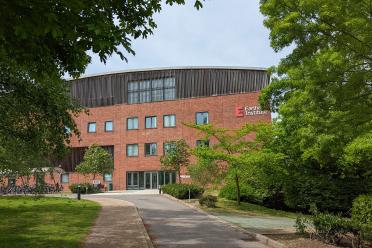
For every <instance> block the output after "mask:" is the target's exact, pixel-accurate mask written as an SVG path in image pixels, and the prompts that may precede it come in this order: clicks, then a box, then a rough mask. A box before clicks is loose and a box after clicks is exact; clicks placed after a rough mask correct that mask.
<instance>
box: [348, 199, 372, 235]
mask: <svg viewBox="0 0 372 248" xmlns="http://www.w3.org/2000/svg"><path fill="white" fill-rule="evenodd" d="M351 217H352V220H353V221H354V222H355V223H356V224H358V225H359V226H360V229H361V236H362V239H365V240H369V241H372V195H361V196H359V197H357V198H356V199H355V200H354V201H353V207H352V209H351Z"/></svg>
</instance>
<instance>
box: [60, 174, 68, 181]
mask: <svg viewBox="0 0 372 248" xmlns="http://www.w3.org/2000/svg"><path fill="white" fill-rule="evenodd" d="M68 182H69V174H68V173H63V174H61V183H68Z"/></svg>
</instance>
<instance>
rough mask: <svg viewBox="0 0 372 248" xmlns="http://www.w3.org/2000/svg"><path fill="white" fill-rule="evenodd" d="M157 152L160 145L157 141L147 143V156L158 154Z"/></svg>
mask: <svg viewBox="0 0 372 248" xmlns="http://www.w3.org/2000/svg"><path fill="white" fill-rule="evenodd" d="M157 154H158V146H157V144H156V143H146V144H145V155H146V156H156V155H157Z"/></svg>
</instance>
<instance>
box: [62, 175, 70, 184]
mask: <svg viewBox="0 0 372 248" xmlns="http://www.w3.org/2000/svg"><path fill="white" fill-rule="evenodd" d="M64 175H67V182H64V181H63V180H62V178H63V176H64ZM60 182H61V184H66V183H70V174H69V173H68V172H66V173H62V174H61V180H60Z"/></svg>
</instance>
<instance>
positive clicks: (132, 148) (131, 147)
mask: <svg viewBox="0 0 372 248" xmlns="http://www.w3.org/2000/svg"><path fill="white" fill-rule="evenodd" d="M137 156H138V144H128V145H127V157H137Z"/></svg>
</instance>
